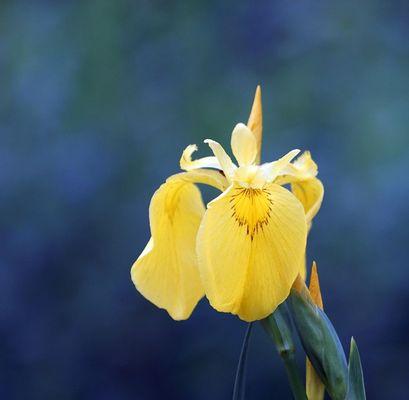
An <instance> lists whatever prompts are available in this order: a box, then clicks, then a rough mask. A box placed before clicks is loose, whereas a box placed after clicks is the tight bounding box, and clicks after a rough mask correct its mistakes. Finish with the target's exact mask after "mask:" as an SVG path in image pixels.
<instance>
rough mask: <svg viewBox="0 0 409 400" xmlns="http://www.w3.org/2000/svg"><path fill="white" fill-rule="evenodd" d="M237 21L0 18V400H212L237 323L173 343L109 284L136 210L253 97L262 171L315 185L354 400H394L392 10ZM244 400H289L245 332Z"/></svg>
mask: <svg viewBox="0 0 409 400" xmlns="http://www.w3.org/2000/svg"><path fill="white" fill-rule="evenodd" d="M252 3H255V2H217V1H206V2H205V1H201V2H200V1H196V2H190V3H188V2H183V1H180V2H169V1H152V0H151V1H148V0H146V1H142V0H138V1H125V0H115V1H113V0H100V1H90V0H87V1H86V0H84V1H59V2H53V1H36V2H32V1H27V2H25V1H5V0H3V1H2V2H1V5H0V188H1V189H0V207H1V210H0V215H1V217H0V218H1V223H0V238H1V245H0V398H1V399H42V400H48V399H60V400H64V399H98V400H105V399H124V400H127V399H133V400H135V399H138V400H139V399H140V400H145V399H162V398H166V399H178V400H184V399H197V400H202V399H203V400H205V399H215V400H218V399H229V398H230V396H231V391H232V385H233V380H234V372H235V367H236V363H237V359H238V355H239V349H240V343H241V340H242V337H243V335H244V329H245V324H244V323H242V322H240V321H239V320H238V319H237V318H235V317H233V316H230V315H222V314H218V313H216V312H214V311H213V310H212V309H211V308H210V307H209V305H208V304H207V302H206V301H205V300H203V301H202V302H201V303H200V305H199V307H198V308H197V309H196V311H195V312H194V314H193V316H192V318H191V319H190V320H188V321H186V322H179V323H176V322H174V321H172V320H171V319H170V318H169V317H168V316H167V314H166V313H165V312H163V311H161V310H158V309H156V308H155V307H154V306H152V305H151V304H150V303H149V302H147V301H146V300H145V299H144V298H142V296H140V295H139V294H138V293H137V292H136V290H135V289H134V287H133V285H132V283H131V281H130V276H129V270H130V266H131V264H132V263H133V261H134V260H135V259H136V257H137V256H138V255H139V253H140V252H141V250H142V249H143V247H144V246H145V243H146V241H147V239H148V238H149V224H148V205H149V200H150V197H151V195H152V194H153V192H154V190H155V189H156V188H157V187H158V186H159V185H160V184H161V183H162V182H163V181H164V179H165V178H166V177H167V176H169V175H170V174H172V173H175V172H177V171H178V160H179V157H180V154H181V151H182V150H183V148H184V147H185V146H186V145H187V144H189V143H198V144H200V143H201V142H202V140H203V139H205V138H207V137H212V138H215V139H218V140H220V141H221V142H222V143H223V144H225V145H228V142H229V136H230V132H231V129H232V128H233V126H234V125H235V124H236V123H237V122H240V121H244V122H245V121H246V120H247V117H248V113H249V110H250V106H251V102H252V97H253V93H254V90H255V87H256V85H257V84H258V83H260V84H261V85H262V90H263V102H264V115H265V117H264V126H265V131H264V149H263V154H264V159H266V160H272V159H274V158H276V157H278V156H280V155H282V154H283V153H285V152H286V151H288V150H289V149H292V148H294V147H299V148H301V149H310V150H311V151H312V154H313V156H314V158H315V159H316V160H317V162H318V165H319V168H320V175H319V176H320V178H321V179H322V180H323V182H324V184H325V188H326V194H325V199H324V203H323V206H322V209H321V212H320V214H319V216H318V217H317V218H316V220H315V223H314V227H313V230H312V232H311V236H310V242H309V252H308V254H309V259H310V260H312V259H315V260H317V262H318V266H319V269H320V277H321V284H322V289H323V296H324V302H325V305H326V310H327V313H328V314H329V316H330V318H331V319H332V320H333V321H334V323H335V326H336V328H337V330H338V332H339V334H340V337H341V339H342V342H343V345H344V347H345V348H346V349H347V348H348V345H349V339H350V337H351V335H354V336H355V338H356V340H357V342H358V344H359V347H360V351H361V354H362V359H363V364H364V370H365V376H366V382H367V392H368V393H367V394H368V398H369V399H407V398H408V397H407V389H408V380H409V372H408V368H407V363H408V359H409V319H408V307H409V268H408V243H409V233H408V232H409V228H408V227H409V211H408V195H409V179H408V178H407V175H408V170H409V134H408V126H409V109H408V105H409V40H408V37H409V24H408V22H409V3H408V2H407V1H390V2H384V1H369V0H368V1H359V2H356V1H352V0H347V1H342V2H332V4H330V3H326V2H308V1H307V2H281V1H261V2H257V5H255V4H252ZM206 147H207V146H205V145H203V144H202V145H201V148H202V151H201V153H199V155H204V154H205V152H204V150H203V149H205V148H206ZM206 151H207V149H206ZM302 363H303V361H302V357H301V353H300V364H302ZM248 398H249V399H255V400H258V399H260V400H261V399H271V398H276V399H290V392H289V388H288V385H287V381H286V378H285V373H284V370H283V367H282V365H281V363H280V360H279V358H278V356H277V355H276V353H275V351H274V349H273V348H272V347H271V345H270V343H269V340H268V338H267V337H266V336H265V334H264V332H263V331H262V330H261V329H260V328H259V327H257V328H256V329H255V332H254V336H253V338H252V342H251V344H250V355H249V369H248Z"/></svg>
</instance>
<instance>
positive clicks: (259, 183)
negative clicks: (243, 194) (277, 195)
mask: <svg viewBox="0 0 409 400" xmlns="http://www.w3.org/2000/svg"><path fill="white" fill-rule="evenodd" d="M233 181H234V182H237V183H238V184H239V185H240V186H242V187H244V188H252V189H261V188H262V187H263V186H264V185H265V183H266V180H265V178H264V176H263V174H262V172H261V170H260V167H259V166H258V165H246V166H241V167H239V168H237V169H236V171H235V172H234V176H233Z"/></svg>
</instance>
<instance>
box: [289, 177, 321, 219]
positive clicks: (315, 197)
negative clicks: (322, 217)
mask: <svg viewBox="0 0 409 400" xmlns="http://www.w3.org/2000/svg"><path fill="white" fill-rule="evenodd" d="M291 190H292V192H293V193H294V195H295V196H296V197H297V198H298V200H300V201H301V203H302V204H303V206H304V210H305V217H306V219H307V224H308V226H309V227H310V226H311V222H312V220H313V218H314V217H315V216H316V215H317V213H318V211H319V209H320V207H321V203H322V200H323V198H324V185H323V184H322V182H321V181H320V180H319V179H318V178H311V179H306V180H300V181H296V182H293V183H291Z"/></svg>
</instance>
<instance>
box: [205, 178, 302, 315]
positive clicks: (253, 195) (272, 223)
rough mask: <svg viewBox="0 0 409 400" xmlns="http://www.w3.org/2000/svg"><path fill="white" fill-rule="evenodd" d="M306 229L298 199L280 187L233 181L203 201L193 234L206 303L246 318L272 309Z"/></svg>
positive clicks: (290, 278) (284, 291) (291, 276)
mask: <svg viewBox="0 0 409 400" xmlns="http://www.w3.org/2000/svg"><path fill="white" fill-rule="evenodd" d="M306 235H307V228H306V221H305V215H304V210H303V207H302V204H301V203H300V202H299V201H298V200H297V198H296V197H294V195H292V194H291V193H290V192H289V191H288V190H286V189H285V188H283V187H281V186H279V185H276V184H269V185H267V186H265V187H264V188H263V189H251V188H242V187H240V186H232V187H231V188H230V189H229V190H228V192H227V193H224V194H223V195H222V196H220V197H219V198H218V199H216V200H214V201H212V202H211V204H209V205H208V209H207V211H206V213H205V216H204V218H203V222H202V224H201V226H200V229H199V233H198V237H197V254H198V261H199V269H200V274H201V277H202V282H203V285H204V288H205V292H206V296H207V297H208V299H209V301H210V304H211V305H212V306H213V307H214V308H215V309H216V310H218V311H222V312H230V313H233V314H237V315H238V316H239V317H240V318H241V319H243V320H245V321H254V320H258V319H262V318H264V317H266V316H267V315H269V314H271V313H272V312H273V311H274V310H275V308H276V307H277V306H278V305H279V304H280V303H281V302H283V301H284V300H285V299H286V297H287V296H288V294H289V291H290V288H291V286H292V284H293V282H294V280H295V278H296V276H297V274H298V272H299V265H300V264H301V262H302V259H303V256H304V252H305V244H306Z"/></svg>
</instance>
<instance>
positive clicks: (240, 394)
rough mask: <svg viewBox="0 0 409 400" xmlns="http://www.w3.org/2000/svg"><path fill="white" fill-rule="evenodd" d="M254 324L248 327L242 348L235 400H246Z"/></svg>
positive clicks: (235, 387) (235, 383) (234, 391)
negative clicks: (247, 372) (251, 335)
mask: <svg viewBox="0 0 409 400" xmlns="http://www.w3.org/2000/svg"><path fill="white" fill-rule="evenodd" d="M252 327H253V323H252V322H250V323H249V324H248V326H247V330H246V334H245V335H244V340H243V344H242V347H241V352H240V358H239V363H238V364H237V371H236V379H235V381H234V388H233V400H244V397H245V392H246V363H247V349H248V344H249V339H250V334H251V328H252Z"/></svg>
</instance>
